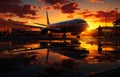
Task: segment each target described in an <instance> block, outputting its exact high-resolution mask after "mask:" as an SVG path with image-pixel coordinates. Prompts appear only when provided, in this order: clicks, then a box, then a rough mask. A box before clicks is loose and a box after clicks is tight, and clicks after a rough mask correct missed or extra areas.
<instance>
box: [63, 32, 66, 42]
mask: <svg viewBox="0 0 120 77" xmlns="http://www.w3.org/2000/svg"><path fill="white" fill-rule="evenodd" d="M63 39H64V44H65V43H66V33H63Z"/></svg>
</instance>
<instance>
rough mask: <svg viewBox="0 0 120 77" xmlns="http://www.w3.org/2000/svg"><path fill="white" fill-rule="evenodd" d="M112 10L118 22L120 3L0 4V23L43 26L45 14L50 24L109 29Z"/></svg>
mask: <svg viewBox="0 0 120 77" xmlns="http://www.w3.org/2000/svg"><path fill="white" fill-rule="evenodd" d="M115 8H118V9H117V18H119V17H120V0H0V19H2V20H8V19H10V20H12V21H15V22H22V23H23V24H28V25H36V24H34V23H41V24H46V14H45V11H46V10H48V12H49V18H50V22H51V23H54V22H59V21H65V20H69V19H73V18H82V19H85V20H86V21H87V22H88V24H89V25H90V28H96V27H98V26H99V25H101V26H104V25H107V26H112V22H113V21H114V20H115V18H116V10H115ZM105 22H106V23H105Z"/></svg>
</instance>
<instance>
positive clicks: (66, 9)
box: [61, 2, 80, 13]
mask: <svg viewBox="0 0 120 77" xmlns="http://www.w3.org/2000/svg"><path fill="white" fill-rule="evenodd" d="M77 7H78V3H76V2H73V3H69V4H66V5H63V6H62V7H61V10H62V13H74V12H75V10H79V9H80V8H77Z"/></svg>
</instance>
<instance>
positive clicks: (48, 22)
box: [46, 11, 50, 25]
mask: <svg viewBox="0 0 120 77" xmlns="http://www.w3.org/2000/svg"><path fill="white" fill-rule="evenodd" d="M46 18H47V25H49V24H50V21H49V16H48V11H46Z"/></svg>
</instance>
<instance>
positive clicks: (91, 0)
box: [89, 0, 99, 2]
mask: <svg viewBox="0 0 120 77" xmlns="http://www.w3.org/2000/svg"><path fill="white" fill-rule="evenodd" d="M89 1H90V2H98V1H99V0H89Z"/></svg>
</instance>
